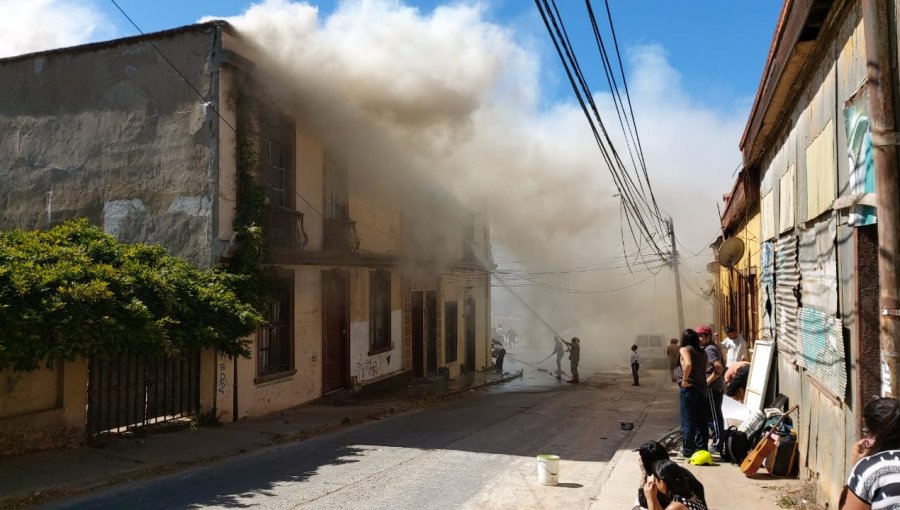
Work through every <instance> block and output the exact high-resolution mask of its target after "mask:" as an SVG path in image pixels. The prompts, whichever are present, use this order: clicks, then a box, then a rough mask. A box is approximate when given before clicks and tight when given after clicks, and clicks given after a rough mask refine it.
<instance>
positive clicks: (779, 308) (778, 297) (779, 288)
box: [775, 235, 801, 361]
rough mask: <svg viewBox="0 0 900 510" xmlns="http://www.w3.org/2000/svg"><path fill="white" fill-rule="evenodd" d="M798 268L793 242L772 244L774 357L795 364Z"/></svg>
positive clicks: (791, 239)
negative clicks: (775, 353) (773, 249)
mask: <svg viewBox="0 0 900 510" xmlns="http://www.w3.org/2000/svg"><path fill="white" fill-rule="evenodd" d="M799 297H800V268H799V266H798V264H797V238H796V237H794V236H790V235H789V236H786V237H782V238H781V239H779V240H778V241H776V242H775V324H776V332H775V335H776V343H775V345H776V346H777V348H778V354H779V355H783V356H785V357H787V358H788V359H790V360H792V361H795V360H797V358H798V357H800V352H801V349H800V321H799V316H798V313H799V308H800V299H799Z"/></svg>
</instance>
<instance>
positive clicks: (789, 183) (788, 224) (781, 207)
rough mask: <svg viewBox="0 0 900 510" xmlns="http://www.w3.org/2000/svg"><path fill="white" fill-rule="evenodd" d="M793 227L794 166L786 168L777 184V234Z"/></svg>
mask: <svg viewBox="0 0 900 510" xmlns="http://www.w3.org/2000/svg"><path fill="white" fill-rule="evenodd" d="M793 226H794V165H791V166H790V167H788V171H787V173H785V174H784V175H782V176H781V180H780V181H779V184H778V233H779V234H780V233H782V232H785V231H786V230H788V229H790V228H793Z"/></svg>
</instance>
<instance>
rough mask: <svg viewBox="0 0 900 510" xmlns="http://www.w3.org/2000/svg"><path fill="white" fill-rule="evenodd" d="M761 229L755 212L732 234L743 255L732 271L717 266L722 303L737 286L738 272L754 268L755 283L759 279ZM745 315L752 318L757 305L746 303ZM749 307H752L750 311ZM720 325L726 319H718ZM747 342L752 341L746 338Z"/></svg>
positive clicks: (719, 294)
mask: <svg viewBox="0 0 900 510" xmlns="http://www.w3.org/2000/svg"><path fill="white" fill-rule="evenodd" d="M761 228H762V222H761V216H760V213H759V212H757V213H755V214H753V215H752V216H750V217H748V218H747V223H746V224H745V225H744V226H743V227H742V228H741V229H740V230H737V231H736V232H734V236H733V237H738V238H740V239H741V240H742V241H744V255H743V256H742V257H741V259H740V260H739V261H738V263H737V264H735V266H734V269H733V270H729V269H728V268H726V267H722V266H719V278H718V285H719V287H718V296H719V299H720V300H722V301H723V302H725V301H727V299H728V296H729V294H730V292H731V291H732V290H733V289H734V288H735V286H736V284H737V274H738V273H739V272H746V271H748V270H749V269H751V268H756V270H757V281H758V278H759V261H760V258H761V243H760V236H761V231H760V229H761ZM732 275H733V280H732V283H730V284H729V277H731V276H732ZM747 306H748V310H747V313H748V314H750V316H752V313H753V312H754V311H755V308H757V307H758V306H759V304H758V303H748V305H747ZM750 307H753V309H751V308H750ZM723 309H724V308H722V305H721V302H720V310H723ZM720 320H721V322H722V323H721V324H719V325H718V326H719V327H720V328H724V327H725V326H727V325H728V324H726V322H727V321H728V317H720ZM723 335H724V332H723V331H719V338H724V336H723ZM747 340H753V339H750V338H748V339H747Z"/></svg>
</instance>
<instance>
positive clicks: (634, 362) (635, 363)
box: [631, 345, 641, 386]
mask: <svg viewBox="0 0 900 510" xmlns="http://www.w3.org/2000/svg"><path fill="white" fill-rule="evenodd" d="M637 351H638V346H637V345H632V346H631V377H632V378H633V379H634V383H632V386H640V385H641V382H640V379H639V377H638V369H639V368H641V364H640V361H641V360H640V358H638V352H637Z"/></svg>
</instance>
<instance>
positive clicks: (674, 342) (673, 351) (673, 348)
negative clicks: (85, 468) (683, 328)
mask: <svg viewBox="0 0 900 510" xmlns="http://www.w3.org/2000/svg"><path fill="white" fill-rule="evenodd" d="M666 358H668V360H669V377H671V378H672V382H675V366H676V365H678V339H677V338H673V339H671V340H669V345H668V347H666Z"/></svg>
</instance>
